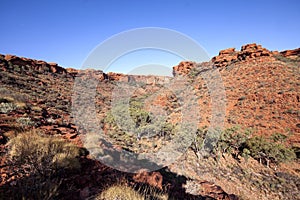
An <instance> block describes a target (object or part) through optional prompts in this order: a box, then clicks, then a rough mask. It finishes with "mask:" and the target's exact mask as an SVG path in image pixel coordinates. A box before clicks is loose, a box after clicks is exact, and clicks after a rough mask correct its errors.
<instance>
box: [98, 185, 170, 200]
mask: <svg viewBox="0 0 300 200" xmlns="http://www.w3.org/2000/svg"><path fill="white" fill-rule="evenodd" d="M95 199H96V200H116V199H118V200H151V199H156V200H168V199H169V197H168V194H165V193H163V192H162V191H157V190H156V189H154V188H152V187H150V186H144V187H136V188H135V189H134V188H132V187H130V186H128V185H127V184H125V183H122V184H116V185H113V186H110V187H108V188H107V189H106V190H104V191H103V192H102V193H100V194H99V195H98V196H96V198H95Z"/></svg>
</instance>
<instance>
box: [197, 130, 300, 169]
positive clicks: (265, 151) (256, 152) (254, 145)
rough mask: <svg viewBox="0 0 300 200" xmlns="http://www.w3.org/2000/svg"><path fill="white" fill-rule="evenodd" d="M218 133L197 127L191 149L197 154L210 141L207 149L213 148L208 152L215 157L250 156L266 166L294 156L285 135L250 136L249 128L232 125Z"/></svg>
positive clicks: (291, 158)
mask: <svg viewBox="0 0 300 200" xmlns="http://www.w3.org/2000/svg"><path fill="white" fill-rule="evenodd" d="M219 134H220V135H219V137H217V136H218V135H217V134H210V135H208V130H207V129H199V130H198V132H197V137H196V138H195V140H194V142H193V144H192V149H193V150H194V151H195V152H196V154H197V155H198V152H200V150H201V149H202V148H203V145H208V144H206V143H211V146H210V148H209V149H213V150H212V151H211V152H210V153H211V155H212V156H213V157H215V158H218V157H219V155H220V154H221V155H224V154H230V155H232V156H233V157H234V158H236V159H238V157H239V156H242V157H244V158H246V159H247V158H248V157H249V156H251V157H253V158H254V159H256V160H258V161H259V162H260V163H263V164H266V165H267V166H269V163H270V162H272V163H275V164H278V163H280V162H285V161H291V160H294V159H295V158H296V154H295V151H294V150H293V149H292V148H289V147H286V146H285V145H284V142H285V140H286V139H287V136H286V135H283V134H280V133H275V134H273V135H272V136H271V137H270V138H264V137H261V136H255V137H252V138H251V137H250V136H251V132H250V131H249V130H246V131H241V130H240V128H238V127H232V128H229V129H226V130H224V131H222V132H221V133H220V132H219ZM214 136H215V138H213V137H214ZM204 147H205V146H204Z"/></svg>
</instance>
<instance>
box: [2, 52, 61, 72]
mask: <svg viewBox="0 0 300 200" xmlns="http://www.w3.org/2000/svg"><path fill="white" fill-rule="evenodd" d="M1 58H2V59H1V60H2V61H4V62H6V63H7V66H6V67H4V66H2V68H3V70H8V69H11V68H12V69H13V68H14V65H16V66H18V67H21V68H22V69H24V70H29V69H30V70H33V71H35V72H38V73H46V72H48V73H56V74H66V73H67V71H66V69H64V68H62V67H60V66H58V64H57V63H52V62H49V63H48V62H45V61H41V60H34V59H29V58H23V57H18V56H14V55H5V56H4V55H1Z"/></svg>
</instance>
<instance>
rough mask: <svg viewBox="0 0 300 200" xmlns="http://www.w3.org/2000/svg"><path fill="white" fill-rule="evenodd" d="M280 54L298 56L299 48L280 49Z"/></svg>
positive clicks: (299, 53)
mask: <svg viewBox="0 0 300 200" xmlns="http://www.w3.org/2000/svg"><path fill="white" fill-rule="evenodd" d="M280 54H281V55H283V56H285V57H290V56H300V48H298V49H293V50H286V51H282V52H280Z"/></svg>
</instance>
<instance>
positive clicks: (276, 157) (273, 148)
mask: <svg viewBox="0 0 300 200" xmlns="http://www.w3.org/2000/svg"><path fill="white" fill-rule="evenodd" d="M244 151H248V154H249V155H250V156H252V157H253V158H255V159H257V160H259V161H260V163H265V164H267V166H269V163H270V162H273V163H280V162H285V161H291V160H294V159H295V158H296V155H295V152H294V151H293V150H292V149H290V148H288V147H285V146H284V145H283V144H281V143H277V142H275V141H274V140H272V139H269V141H268V140H267V139H266V138H263V137H261V136H256V137H253V138H250V139H249V140H248V141H247V142H246V143H245V148H244Z"/></svg>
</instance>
